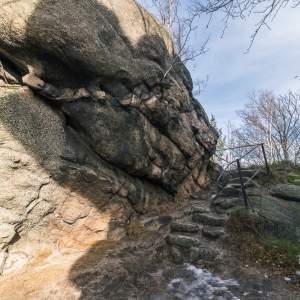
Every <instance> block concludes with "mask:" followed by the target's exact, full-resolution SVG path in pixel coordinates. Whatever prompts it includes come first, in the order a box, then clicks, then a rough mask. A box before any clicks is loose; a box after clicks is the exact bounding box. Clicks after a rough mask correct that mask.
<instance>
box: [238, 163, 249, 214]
mask: <svg viewBox="0 0 300 300" xmlns="http://www.w3.org/2000/svg"><path fill="white" fill-rule="evenodd" d="M236 164H237V167H238V170H239V176H240V181H241V188H242V193H243V197H244V202H245V207H246V208H249V205H248V200H247V194H246V190H245V186H244V182H243V177H242V170H241V164H240V160H239V159H237V160H236Z"/></svg>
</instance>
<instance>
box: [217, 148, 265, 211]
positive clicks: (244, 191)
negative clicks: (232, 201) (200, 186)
mask: <svg viewBox="0 0 300 300" xmlns="http://www.w3.org/2000/svg"><path fill="white" fill-rule="evenodd" d="M259 146H260V147H261V148H262V153H263V157H264V161H265V167H266V169H267V174H268V175H270V174H271V171H270V168H269V165H268V161H267V157H266V153H265V149H264V144H263V143H261V144H255V145H245V146H239V147H234V148H227V149H219V150H218V151H225V150H233V149H240V148H246V147H254V148H253V149H251V150H250V151H248V152H247V153H245V154H244V155H242V156H240V157H239V158H237V159H235V160H233V161H232V162H230V163H228V164H227V166H226V167H225V169H224V170H223V171H222V173H221V174H220V176H219V177H218V179H217V183H218V182H219V180H220V179H221V178H222V176H223V175H224V173H225V172H226V170H227V169H228V167H229V166H230V165H232V164H234V163H236V164H237V168H238V172H239V177H240V182H241V192H242V193H243V198H244V203H245V207H246V208H248V207H249V204H250V206H251V203H250V201H249V199H248V197H247V194H246V189H245V185H247V183H249V182H250V180H252V179H253V178H254V177H255V176H256V175H257V174H258V173H259V172H260V171H261V170H262V168H263V167H261V168H260V169H258V170H257V171H256V172H255V173H254V174H253V175H252V177H251V178H250V179H249V180H248V181H247V182H246V183H244V182H243V177H242V172H241V171H242V169H241V164H240V161H241V159H243V158H244V157H245V156H247V155H249V154H250V153H251V152H252V151H254V150H255V149H256V148H257V147H259ZM251 207H252V206H251Z"/></svg>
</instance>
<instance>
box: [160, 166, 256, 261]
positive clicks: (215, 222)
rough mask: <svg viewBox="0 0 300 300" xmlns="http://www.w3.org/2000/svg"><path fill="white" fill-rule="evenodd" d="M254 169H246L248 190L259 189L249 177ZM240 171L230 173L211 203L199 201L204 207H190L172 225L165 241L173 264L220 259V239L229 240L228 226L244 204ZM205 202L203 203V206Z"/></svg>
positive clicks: (246, 187) (244, 178)
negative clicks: (231, 214)
mask: <svg viewBox="0 0 300 300" xmlns="http://www.w3.org/2000/svg"><path fill="white" fill-rule="evenodd" d="M254 174H255V170H254V171H252V170H243V171H242V176H243V177H242V179H243V183H244V185H245V189H246V190H247V189H249V188H252V187H259V185H258V184H257V183H255V182H254V181H252V180H251V179H250V178H251V177H252V176H253V175H254ZM238 176H239V174H238V173H237V172H231V173H229V175H228V176H227V180H226V182H225V183H224V182H223V185H222V186H221V191H220V192H219V193H218V194H217V195H215V196H214V197H213V198H212V199H211V201H210V202H208V201H207V200H199V201H198V203H197V204H202V205H201V206H198V205H197V206H191V208H190V209H189V210H187V211H184V212H183V215H181V216H178V217H177V218H176V219H175V220H173V221H172V222H171V223H170V233H169V234H168V235H167V236H166V238H165V240H166V243H167V245H168V247H169V253H170V256H171V259H172V261H173V262H174V263H183V262H192V263H193V262H198V261H210V262H211V261H213V260H215V259H216V258H217V257H218V256H220V252H222V250H221V249H220V244H222V243H218V242H217V240H219V239H223V240H224V239H226V237H227V231H226V224H227V222H228V220H229V216H230V213H231V211H232V210H233V208H234V207H235V206H239V205H244V199H243V196H242V194H241V182H240V178H239V177H238ZM201 202H202V203H201Z"/></svg>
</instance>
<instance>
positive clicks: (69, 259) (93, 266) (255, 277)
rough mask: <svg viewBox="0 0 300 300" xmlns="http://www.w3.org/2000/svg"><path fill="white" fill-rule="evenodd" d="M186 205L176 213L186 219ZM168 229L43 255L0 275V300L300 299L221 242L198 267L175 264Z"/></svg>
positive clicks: (294, 291) (292, 288)
mask: <svg viewBox="0 0 300 300" xmlns="http://www.w3.org/2000/svg"><path fill="white" fill-rule="evenodd" d="M184 209H185V208H181V210H180V211H179V212H173V213H172V217H173V218H175V219H176V218H179V219H180V218H181V220H184V218H185V217H184V216H183V213H182V212H183V211H184ZM169 231H170V229H169V226H168V225H165V226H162V227H161V228H160V229H158V230H155V231H152V232H149V233H144V234H143V235H142V236H140V237H139V238H128V239H126V240H123V241H120V242H109V241H102V242H98V243H97V244H95V245H93V247H91V248H90V249H87V251H79V250H72V251H66V250H65V251H57V252H54V253H51V252H49V253H44V254H41V255H40V256H39V257H37V258H34V259H32V260H31V261H30V262H29V263H28V264H26V265H24V266H23V267H22V268H20V269H18V270H15V271H12V272H10V273H7V274H4V275H2V276H0V299H1V300H20V299H27V300H31V299H32V300H33V299H34V300H40V299H50V300H52V299H67V300H68V299H70V300H71V299H72V300H73V299H82V300H89V299H97V300H98V299H99V300H102V299H103V300H106V299H109V300H131V299H132V300H133V299H141V300H144V299H145V300H146V299H149V300H167V299H174V300H175V299H178V300H179V299H213V300H219V299H225V300H226V299H228V300H229V299H232V300H234V299H248V300H249V299H252V300H254V299H272V300H298V299H300V292H299V290H298V289H297V287H296V286H295V285H294V284H293V282H287V281H285V280H284V277H282V276H280V277H279V276H274V275H272V274H268V273H267V271H266V270H265V269H262V268H257V267H256V266H255V265H249V264H247V265H246V264H245V263H244V262H242V261H241V260H240V259H239V257H238V255H237V254H236V253H235V254H233V253H230V252H229V251H228V250H227V248H226V245H225V244H224V241H222V240H218V241H217V242H213V244H212V246H213V247H214V249H216V250H218V252H219V253H220V255H219V258H218V259H217V260H215V261H214V262H204V261H199V262H197V264H195V267H196V268H197V269H196V268H194V267H193V266H191V265H175V264H173V263H171V262H170V259H169V251H168V247H167V244H166V242H165V239H164V237H165V235H166V234H168V233H169ZM199 238H200V236H199ZM201 242H202V243H203V244H205V243H206V242H207V240H206V239H205V238H203V237H202V240H201ZM203 269H207V270H208V271H203ZM220 278H221V279H222V280H221V279H220ZM172 280H173V281H172ZM234 281H237V283H238V285H236V284H234ZM209 293H210V294H209ZM189 297H190V298H189ZM209 297H212V298H209Z"/></svg>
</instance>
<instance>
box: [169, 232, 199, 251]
mask: <svg viewBox="0 0 300 300" xmlns="http://www.w3.org/2000/svg"><path fill="white" fill-rule="evenodd" d="M165 239H166V242H167V243H168V244H170V245H175V246H178V247H180V248H190V247H193V246H196V247H197V246H199V245H200V241H199V240H198V239H195V238H191V237H188V236H184V235H169V234H168V235H167V236H166V238H165Z"/></svg>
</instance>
